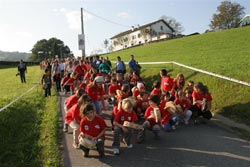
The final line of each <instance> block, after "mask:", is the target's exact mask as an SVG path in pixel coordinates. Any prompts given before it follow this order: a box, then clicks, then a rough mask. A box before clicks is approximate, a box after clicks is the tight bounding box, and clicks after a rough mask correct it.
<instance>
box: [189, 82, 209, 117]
mask: <svg viewBox="0 0 250 167" xmlns="http://www.w3.org/2000/svg"><path fill="white" fill-rule="evenodd" d="M192 97H193V105H192V106H191V107H190V110H191V111H192V112H193V115H194V117H195V119H196V118H198V117H199V116H203V117H204V118H206V119H207V120H209V119H211V118H212V113H211V111H210V110H211V101H212V96H211V94H210V93H209V91H208V88H207V86H205V85H203V84H202V83H201V82H198V83H197V84H195V85H194V91H193V93H192Z"/></svg>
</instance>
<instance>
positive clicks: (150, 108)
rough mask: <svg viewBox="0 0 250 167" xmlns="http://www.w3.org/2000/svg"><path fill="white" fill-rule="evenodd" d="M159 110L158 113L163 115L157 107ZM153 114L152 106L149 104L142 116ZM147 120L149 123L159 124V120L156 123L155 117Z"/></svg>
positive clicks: (146, 116)
mask: <svg viewBox="0 0 250 167" xmlns="http://www.w3.org/2000/svg"><path fill="white" fill-rule="evenodd" d="M159 110H160V113H161V116H162V115H163V110H162V108H160V107H159ZM152 114H154V108H153V107H152V106H149V107H148V108H147V109H146V111H145V114H144V117H145V118H148V117H149V116H150V115H152ZM148 121H149V122H150V124H151V125H155V124H160V122H158V123H156V120H155V118H150V119H148Z"/></svg>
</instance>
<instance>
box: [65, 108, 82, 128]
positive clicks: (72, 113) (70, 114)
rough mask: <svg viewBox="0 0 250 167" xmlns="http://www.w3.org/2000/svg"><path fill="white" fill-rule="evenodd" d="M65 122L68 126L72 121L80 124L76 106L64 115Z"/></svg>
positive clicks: (78, 109) (78, 111)
mask: <svg viewBox="0 0 250 167" xmlns="http://www.w3.org/2000/svg"><path fill="white" fill-rule="evenodd" d="M64 118H65V121H66V123H67V124H70V123H71V122H72V121H73V120H76V121H77V122H79V123H80V121H81V117H80V107H79V106H78V104H75V105H73V106H72V107H71V108H70V109H69V110H68V111H67V113H66V114H65V116H64Z"/></svg>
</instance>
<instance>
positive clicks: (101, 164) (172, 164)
mask: <svg viewBox="0 0 250 167" xmlns="http://www.w3.org/2000/svg"><path fill="white" fill-rule="evenodd" d="M64 99H65V97H63V96H61V97H59V102H60V103H59V105H60V106H61V111H63V101H64ZM62 114H63V113H62ZM106 122H107V124H108V125H109V128H108V130H107V133H106V141H105V155H106V156H105V157H104V158H101V159H100V158H99V157H98V153H97V151H95V150H91V151H90V158H84V157H83V155H82V151H81V150H79V149H74V148H73V147H72V143H73V140H72V139H73V137H72V133H71V132H72V130H71V129H70V128H69V133H64V134H63V141H62V143H63V148H62V149H63V162H64V166H65V167H109V166H112V167H165V166H167V167H250V142H249V141H246V140H243V139H240V138H239V137H238V136H237V134H234V133H232V132H231V131H228V130H226V129H224V128H221V127H219V126H217V125H216V124H215V123H214V122H213V120H212V121H209V122H208V123H207V124H200V125H193V124H190V125H188V126H186V125H179V126H178V127H177V129H176V130H175V131H174V132H164V131H161V133H160V136H161V138H160V140H155V139H153V134H151V132H149V131H148V132H147V137H146V141H145V143H142V144H136V143H135V144H134V147H133V148H132V149H129V148H126V147H125V145H124V144H121V153H120V155H118V156H115V155H113V154H112V147H111V145H112V138H113V135H112V132H111V129H110V121H109V120H106Z"/></svg>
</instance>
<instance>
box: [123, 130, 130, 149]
mask: <svg viewBox="0 0 250 167" xmlns="http://www.w3.org/2000/svg"><path fill="white" fill-rule="evenodd" d="M131 139H132V130H131V129H129V130H128V132H127V133H125V136H124V140H125V144H126V145H127V146H130V145H131Z"/></svg>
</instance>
